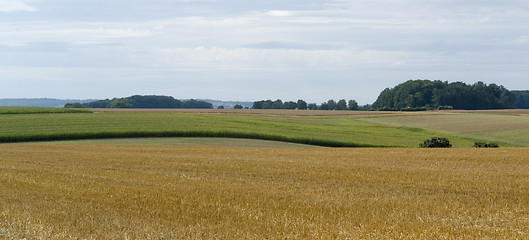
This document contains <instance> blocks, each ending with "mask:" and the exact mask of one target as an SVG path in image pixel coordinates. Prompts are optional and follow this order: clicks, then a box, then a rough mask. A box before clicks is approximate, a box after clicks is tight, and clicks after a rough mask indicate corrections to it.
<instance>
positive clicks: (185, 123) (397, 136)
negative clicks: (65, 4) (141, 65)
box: [0, 112, 505, 147]
mask: <svg viewBox="0 0 529 240" xmlns="http://www.w3.org/2000/svg"><path fill="white" fill-rule="evenodd" d="M356 114H360V113H356ZM362 114H364V113H362ZM369 114H373V113H369ZM379 114H394V113H379ZM401 114H402V113H401ZM410 114H415V113H410ZM361 116H364V115H361ZM382 116H383V115H382ZM358 117H360V116H291V115H270V113H269V114H268V115H263V114H233V113H229V114H213V113H180V112H176V113H175V112H104V113H98V112H96V113H93V114H19V115H2V116H0V142H2V141H3V142H6V141H7V142H8V141H34V140H61V139H83V138H109V137H160V136H167V137H171V136H173V137H175V136H187V137H193V136H201V137H222V136H228V137H243V138H260V139H267V140H279V141H290V142H295V143H310V144H312V143H313V142H317V143H318V144H319V143H322V144H323V146H334V145H333V144H343V145H345V146H399V147H417V146H418V145H419V143H421V142H422V141H424V139H426V138H430V137H432V136H444V137H449V138H450V140H451V141H452V142H453V144H454V146H455V147H471V146H472V145H473V143H474V141H475V140H476V139H472V138H467V137H458V136H457V135H455V134H443V133H438V132H434V131H427V130H422V129H419V128H416V127H400V126H399V127H394V126H385V125H382V124H379V123H367V122H364V121H360V120H358V119H357V118H358ZM188 133H189V134H188ZM327 143H328V145H327ZM500 144H502V143H501V142H500ZM503 145H504V146H505V144H503Z"/></svg>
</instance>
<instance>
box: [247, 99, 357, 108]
mask: <svg viewBox="0 0 529 240" xmlns="http://www.w3.org/2000/svg"><path fill="white" fill-rule="evenodd" d="M252 108H253V109H299V110H307V109H309V110H361V107H359V106H358V103H357V102H356V101H355V100H349V102H347V101H346V100H345V99H341V100H339V101H338V102H336V101H334V100H332V99H331V100H329V101H327V102H324V103H322V104H320V105H317V104H315V103H310V104H307V102H306V101H304V100H301V99H300V100H298V101H297V102H293V101H288V102H283V101H281V99H277V100H275V101H272V100H262V101H256V102H254V103H253V106H252Z"/></svg>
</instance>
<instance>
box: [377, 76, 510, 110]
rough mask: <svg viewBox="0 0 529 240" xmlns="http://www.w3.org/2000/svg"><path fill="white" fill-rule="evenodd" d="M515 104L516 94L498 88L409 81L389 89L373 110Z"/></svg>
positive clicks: (471, 107) (462, 107)
mask: <svg viewBox="0 0 529 240" xmlns="http://www.w3.org/2000/svg"><path fill="white" fill-rule="evenodd" d="M515 100H516V96H515V94H513V93H512V92H510V91H509V90H507V89H506V88H505V87H503V86H498V85H496V84H489V85H487V84H485V83H483V82H477V83H475V84H472V85H469V84H466V83H463V82H453V83H448V82H443V81H430V80H409V81H407V82H405V83H402V84H399V85H397V86H396V87H394V88H391V89H390V88H386V89H385V90H384V91H382V93H380V95H379V97H378V99H377V101H376V102H375V103H374V104H373V107H374V108H375V109H379V110H428V109H465V110H476V109H505V108H514V107H515Z"/></svg>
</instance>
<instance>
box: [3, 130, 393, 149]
mask: <svg viewBox="0 0 529 240" xmlns="http://www.w3.org/2000/svg"><path fill="white" fill-rule="evenodd" d="M152 137H157V138H160V137H196V138H200V137H207V138H243V139H244V138H246V139H258V140H268V141H278V142H288V143H297V144H306V145H314V146H321V147H395V146H384V145H372V144H362V143H350V142H340V141H331V140H324V139H314V138H300V137H287V136H280V135H272V134H263V133H251V132H230V131H126V132H85V133H51V134H35V135H18V136H0V143H20V142H45V141H65V140H87V139H116V138H152Z"/></svg>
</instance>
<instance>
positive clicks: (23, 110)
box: [0, 106, 92, 114]
mask: <svg viewBox="0 0 529 240" xmlns="http://www.w3.org/2000/svg"><path fill="white" fill-rule="evenodd" d="M91 112H92V111H91V110H89V109H71V108H42V107H2V106H0V114H39V113H91Z"/></svg>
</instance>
